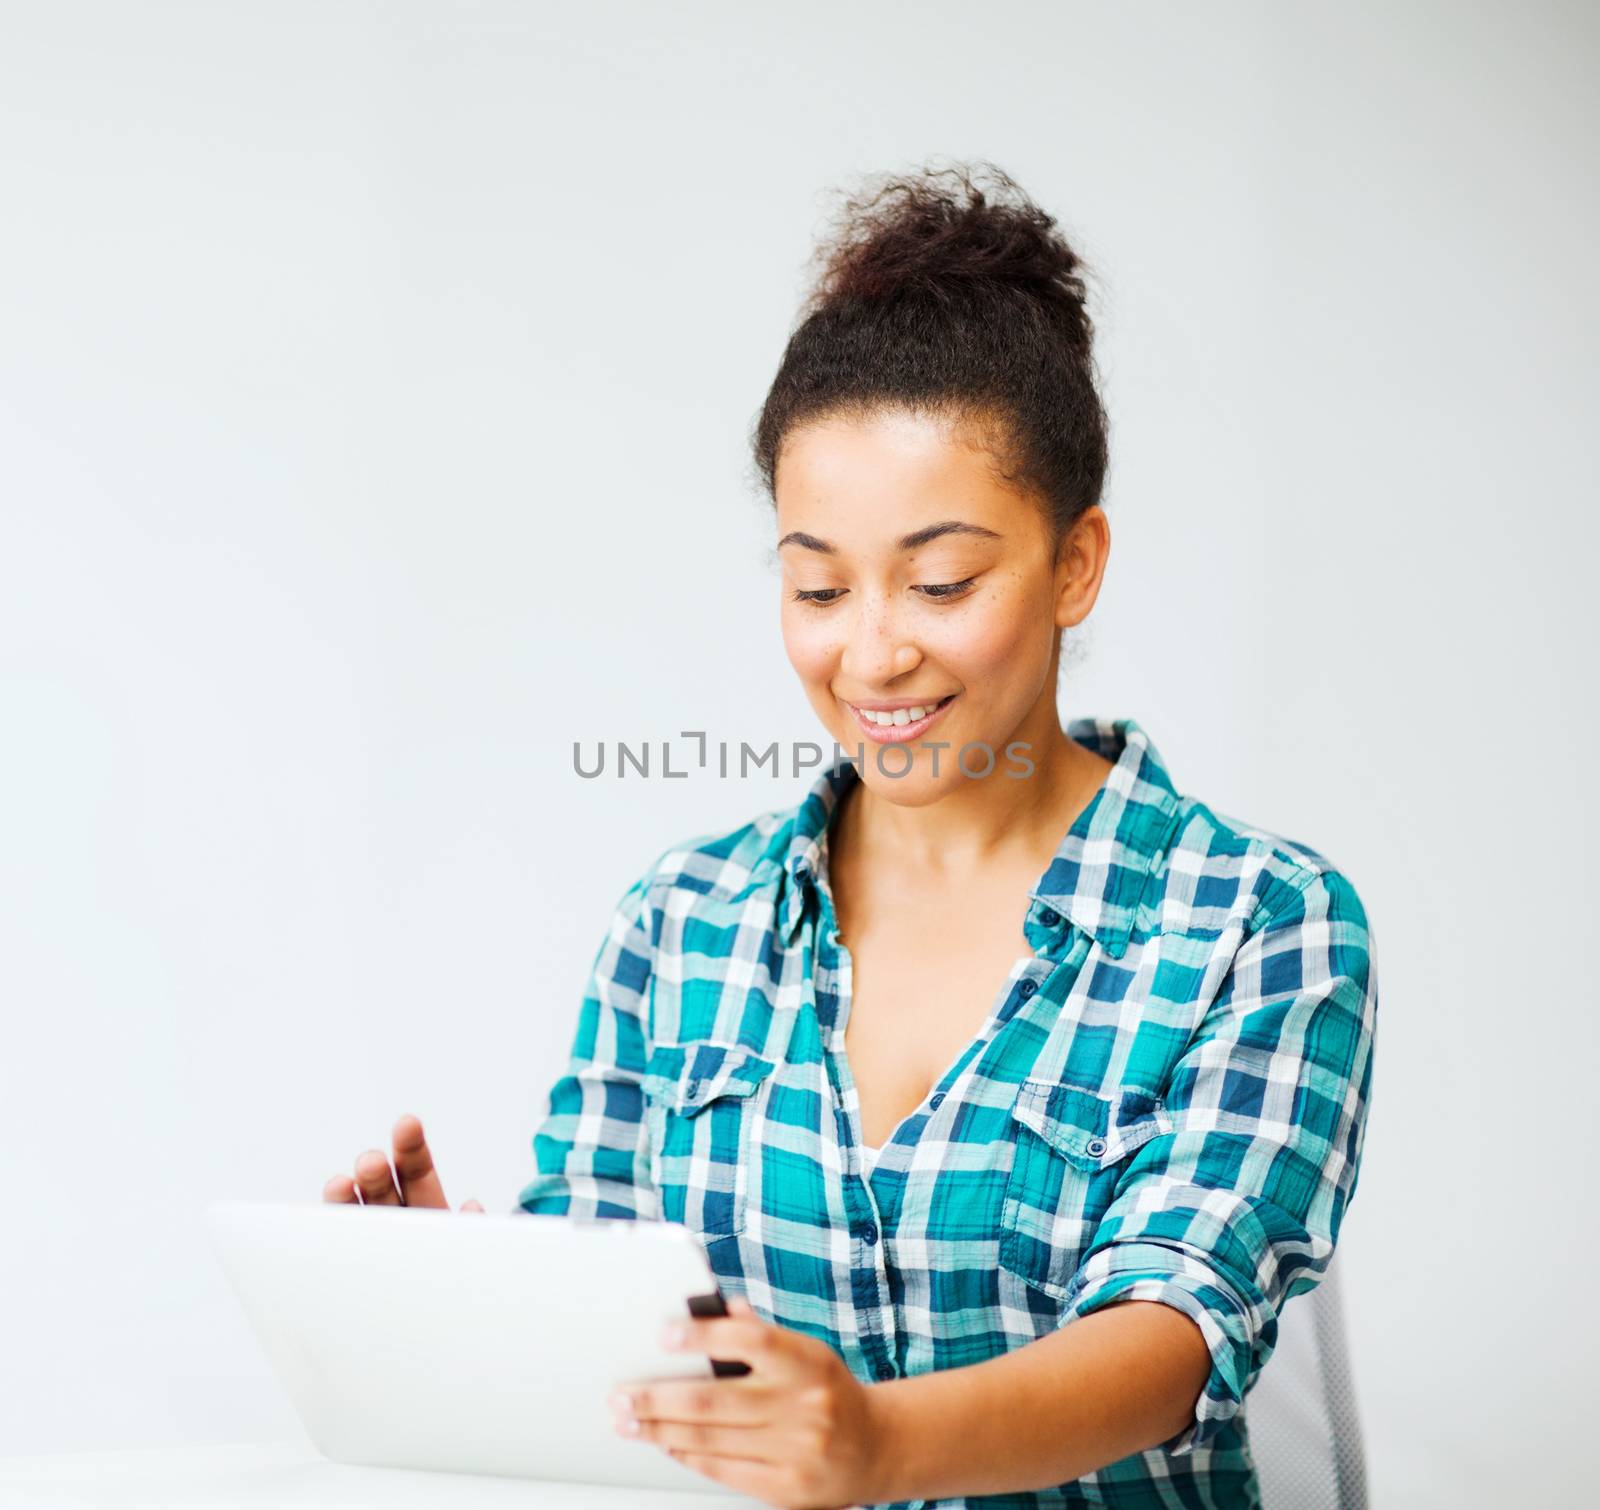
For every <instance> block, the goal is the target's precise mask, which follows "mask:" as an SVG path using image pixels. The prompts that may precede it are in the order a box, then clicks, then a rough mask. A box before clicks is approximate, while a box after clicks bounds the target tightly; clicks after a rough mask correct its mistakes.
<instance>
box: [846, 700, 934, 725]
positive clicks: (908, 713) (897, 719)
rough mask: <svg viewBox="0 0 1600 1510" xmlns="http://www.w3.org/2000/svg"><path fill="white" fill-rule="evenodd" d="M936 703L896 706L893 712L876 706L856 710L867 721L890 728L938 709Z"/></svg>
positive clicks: (914, 720)
mask: <svg viewBox="0 0 1600 1510" xmlns="http://www.w3.org/2000/svg"><path fill="white" fill-rule="evenodd" d="M938 708H939V705H938V703H929V704H928V705H927V706H926V707H916V708H896V709H895V710H894V711H893V712H885V711H883V710H882V709H877V708H861V709H858V710H857V711H858V712H859V713H860V714H861V716H862V717H863V718H865V719H866V720H867V721H868V722H869V723H875V724H877V725H879V727H881V728H890V727H892V726H894V725H897V724H914V723H916V722H917V721H918V720H919V719H923V718H926V717H927V716H928V715H929V714H930V713H935V712H937V711H938Z"/></svg>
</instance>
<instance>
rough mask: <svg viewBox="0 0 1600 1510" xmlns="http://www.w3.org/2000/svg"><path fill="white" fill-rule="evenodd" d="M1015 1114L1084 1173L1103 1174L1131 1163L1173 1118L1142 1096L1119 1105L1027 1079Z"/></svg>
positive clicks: (1131, 1094)
mask: <svg viewBox="0 0 1600 1510" xmlns="http://www.w3.org/2000/svg"><path fill="white" fill-rule="evenodd" d="M1011 1115H1012V1116H1013V1117H1015V1118H1016V1120H1017V1121H1018V1122H1020V1123H1022V1125H1023V1126H1024V1127H1027V1128H1028V1129H1029V1130H1030V1131H1032V1132H1034V1133H1036V1134H1037V1135H1038V1136H1039V1137H1041V1138H1043V1139H1044V1141H1045V1142H1046V1143H1048V1144H1049V1145H1050V1146H1051V1147H1052V1148H1053V1149H1055V1151H1056V1152H1057V1153H1059V1154H1060V1155H1061V1156H1062V1157H1063V1158H1065V1159H1066V1160H1068V1162H1070V1163H1072V1164H1075V1165H1076V1166H1077V1167H1078V1168H1079V1169H1087V1170H1095V1169H1104V1168H1105V1167H1106V1165H1108V1164H1115V1163H1117V1162H1118V1161H1119V1160H1121V1159H1125V1158H1127V1157H1128V1156H1129V1155H1130V1154H1131V1153H1133V1151H1134V1150H1135V1149H1137V1148H1140V1147H1142V1146H1143V1145H1144V1144H1145V1143H1147V1142H1149V1140H1150V1139H1151V1138H1153V1137H1155V1136H1156V1135H1157V1134H1158V1133H1164V1132H1170V1131H1171V1129H1172V1119H1171V1117H1170V1116H1168V1114H1167V1113H1166V1112H1165V1111H1163V1110H1162V1108H1161V1103H1160V1102H1159V1101H1158V1100H1157V1099H1156V1098H1155V1097H1154V1096H1151V1095H1149V1094H1147V1093H1145V1092H1143V1091H1137V1090H1129V1091H1125V1092H1123V1095H1122V1099H1121V1101H1120V1103H1115V1102H1113V1101H1112V1100H1111V1099H1110V1098H1108V1097H1106V1096H1101V1095H1097V1094H1096V1093H1095V1092H1094V1091H1091V1090H1086V1089H1084V1088H1083V1087H1082V1086H1076V1085H1062V1084H1058V1083H1057V1082H1055V1081H1050V1080H1024V1081H1023V1082H1022V1085H1021V1087H1020V1088H1019V1090H1018V1092H1017V1099H1016V1102H1015V1103H1014V1105H1013V1106H1012V1109H1011Z"/></svg>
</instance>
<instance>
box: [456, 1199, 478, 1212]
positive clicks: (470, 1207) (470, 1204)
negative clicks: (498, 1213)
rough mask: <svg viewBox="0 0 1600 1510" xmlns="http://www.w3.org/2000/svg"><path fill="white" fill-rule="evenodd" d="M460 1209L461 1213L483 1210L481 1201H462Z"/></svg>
mask: <svg viewBox="0 0 1600 1510" xmlns="http://www.w3.org/2000/svg"><path fill="white" fill-rule="evenodd" d="M461 1209H462V1210H463V1211H482V1210H483V1202H482V1201H463V1202H462V1203H461Z"/></svg>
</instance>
